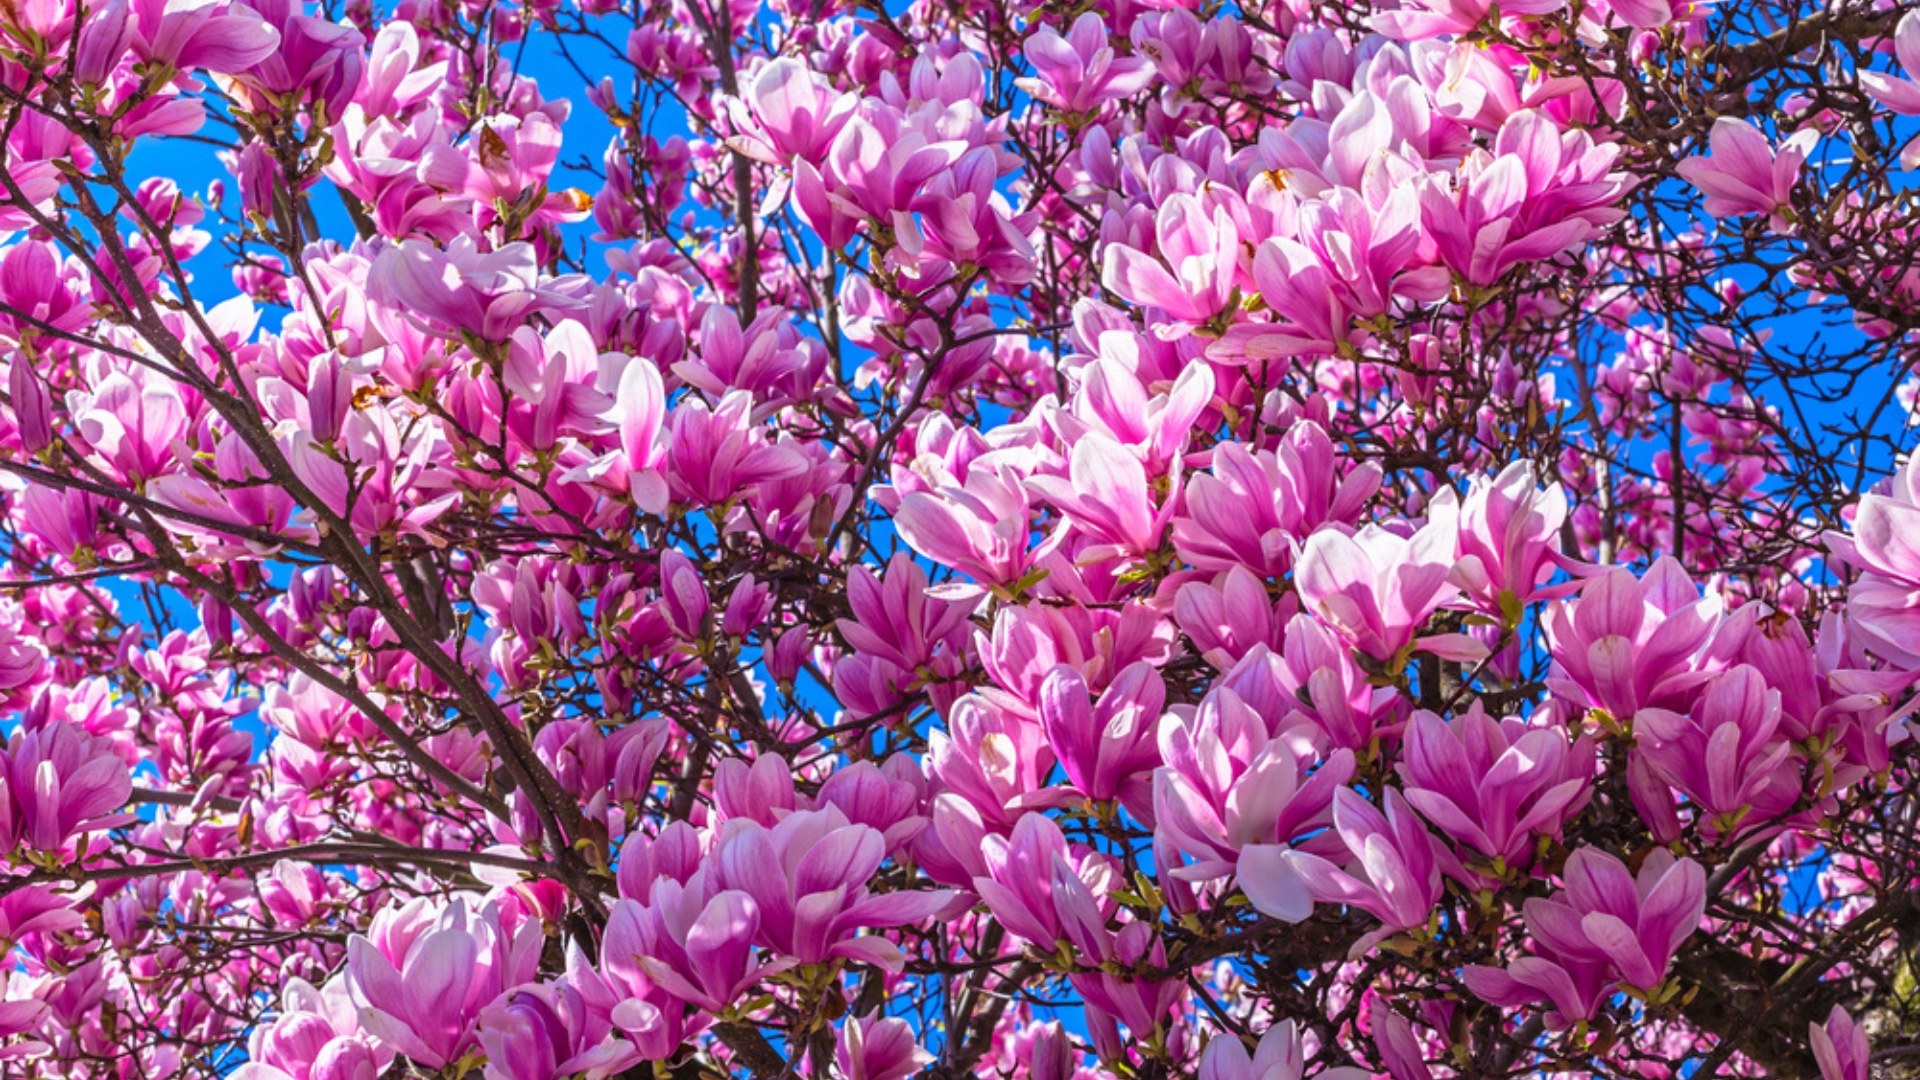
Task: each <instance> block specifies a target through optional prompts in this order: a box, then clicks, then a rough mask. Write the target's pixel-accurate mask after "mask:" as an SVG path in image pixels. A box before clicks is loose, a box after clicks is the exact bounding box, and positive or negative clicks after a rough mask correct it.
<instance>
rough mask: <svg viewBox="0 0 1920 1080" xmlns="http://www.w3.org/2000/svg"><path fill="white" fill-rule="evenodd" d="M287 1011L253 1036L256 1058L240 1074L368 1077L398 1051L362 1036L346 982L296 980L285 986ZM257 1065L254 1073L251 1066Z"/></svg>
mask: <svg viewBox="0 0 1920 1080" xmlns="http://www.w3.org/2000/svg"><path fill="white" fill-rule="evenodd" d="M280 1002H281V1005H282V1007H283V1008H284V1009H285V1010H286V1011H284V1012H282V1013H281V1014H280V1015H279V1016H277V1017H275V1018H274V1019H273V1021H272V1023H270V1024H266V1025H264V1026H262V1027H258V1028H255V1029H254V1032H253V1035H252V1036H251V1037H250V1038H249V1039H248V1056H249V1057H250V1058H252V1061H251V1062H249V1063H248V1064H246V1065H242V1066H241V1067H240V1071H239V1072H236V1073H235V1074H234V1075H235V1076H239V1077H251V1078H252V1080H367V1077H369V1076H376V1075H378V1074H379V1072H380V1070H381V1069H382V1068H384V1067H385V1066H386V1064H387V1061H388V1059H390V1058H391V1057H392V1056H393V1053H392V1051H390V1050H389V1051H385V1052H382V1051H381V1050H379V1049H377V1048H376V1047H375V1046H374V1045H373V1044H371V1043H369V1042H368V1041H367V1039H366V1038H365V1037H364V1036H363V1035H362V1032H361V1027H360V1021H359V1018H358V1016H356V1015H355V1012H354V1006H353V1001H352V998H351V997H350V996H349V995H348V993H347V989H346V985H345V981H344V980H342V979H338V978H336V979H333V980H331V981H330V982H328V983H327V985H326V987H325V988H324V989H315V988H314V986H313V984H311V983H309V982H307V981H306V980H304V979H298V978H295V979H290V980H288V981H287V983H286V985H285V986H284V987H283V988H282V989H281V991H280ZM249 1069H252V1070H255V1071H254V1072H249V1071H248V1070H249Z"/></svg>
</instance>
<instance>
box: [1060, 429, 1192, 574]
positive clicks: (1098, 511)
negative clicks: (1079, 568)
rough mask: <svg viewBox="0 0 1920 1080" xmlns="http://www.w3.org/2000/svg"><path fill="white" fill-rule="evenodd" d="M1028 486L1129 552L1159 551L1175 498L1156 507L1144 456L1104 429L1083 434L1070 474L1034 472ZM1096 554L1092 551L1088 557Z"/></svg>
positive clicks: (1120, 550) (1107, 541) (1117, 548)
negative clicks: (1050, 474) (1108, 435)
mask: <svg viewBox="0 0 1920 1080" xmlns="http://www.w3.org/2000/svg"><path fill="white" fill-rule="evenodd" d="M1027 486H1028V487H1030V488H1032V489H1033V490H1034V492H1035V493H1037V494H1039V495H1040V496H1041V497H1042V498H1045V499H1047V500H1049V501H1050V502H1052V503H1053V504H1054V505H1055V506H1058V507H1059V508H1060V509H1061V510H1064V511H1065V512H1066V513H1067V516H1068V517H1069V518H1070V519H1071V520H1072V521H1073V522H1074V523H1075V524H1076V525H1078V526H1080V527H1081V528H1084V529H1085V530H1086V531H1087V532H1089V533H1091V534H1092V535H1094V536H1095V537H1097V538H1099V539H1100V540H1102V541H1104V542H1105V544H1106V545H1108V546H1110V547H1111V549H1112V550H1114V551H1116V552H1118V553H1120V554H1124V555H1145V554H1148V553H1150V552H1153V551H1157V550H1159V547H1160V538H1161V536H1162V535H1163V534H1164V533H1165V532H1166V526H1167V522H1168V521H1169V520H1170V519H1171V518H1172V516H1173V507H1174V504H1175V502H1176V500H1175V499H1173V498H1167V499H1165V500H1164V501H1163V502H1162V504H1161V505H1159V506H1155V505H1154V495H1153V491H1152V489H1151V488H1150V487H1149V486H1148V483H1147V470H1146V467H1145V466H1143V465H1142V464H1141V463H1140V459H1139V458H1137V457H1135V456H1134V455H1133V454H1131V453H1129V452H1128V450H1127V448H1126V447H1124V446H1122V445H1120V444H1119V443H1118V442H1116V441H1114V440H1113V439H1111V438H1108V437H1107V436H1106V435H1103V434H1101V433H1099V432H1089V433H1087V434H1085V435H1082V436H1081V437H1080V441H1079V442H1078V443H1076V444H1075V445H1074V447H1073V453H1072V456H1071V458H1070V464H1069V466H1068V473H1067V475H1066V476H1049V475H1034V476H1030V477H1028V478H1027ZM1101 550H1102V551H1105V550H1107V548H1106V547H1103V548H1102V549H1101ZM1093 554H1094V553H1093V552H1088V553H1087V554H1086V555H1085V556H1083V558H1089V557H1091V556H1092V555H1093Z"/></svg>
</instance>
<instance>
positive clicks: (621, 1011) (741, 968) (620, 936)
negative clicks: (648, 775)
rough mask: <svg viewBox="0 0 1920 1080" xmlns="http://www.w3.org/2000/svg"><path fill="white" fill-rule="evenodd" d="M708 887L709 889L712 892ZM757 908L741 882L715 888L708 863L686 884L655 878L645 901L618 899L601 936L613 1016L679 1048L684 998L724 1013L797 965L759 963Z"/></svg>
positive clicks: (645, 1038)
mask: <svg viewBox="0 0 1920 1080" xmlns="http://www.w3.org/2000/svg"><path fill="white" fill-rule="evenodd" d="M709 892H710V894H709ZM759 930H760V909H759V907H758V905H756V904H755V903H754V902H753V898H752V897H751V896H748V895H747V894H746V893H744V892H741V891H740V890H738V889H713V888H712V886H711V879H710V878H709V877H708V876H707V874H706V873H705V872H704V871H703V872H701V873H697V874H695V875H694V876H693V877H692V878H691V879H689V880H688V881H687V882H686V883H685V884H684V885H683V884H681V883H680V882H677V881H675V880H673V879H672V878H661V879H659V880H657V881H655V882H654V883H653V891H652V893H651V895H650V896H649V897H648V900H647V903H645V904H644V905H643V904H641V903H640V902H638V901H636V900H626V899H622V900H618V901H616V902H615V903H614V904H613V907H612V909H611V910H610V911H609V912H608V914H607V929H606V932H605V933H604V934H603V935H602V937H601V939H600V971H601V973H602V974H604V975H605V977H606V980H607V983H608V985H609V986H610V987H611V989H612V990H613V991H614V992H615V993H616V994H619V995H621V1000H620V1003H619V1004H618V1005H617V1006H615V1007H614V1009H613V1011H612V1015H611V1019H612V1020H613V1022H614V1024H615V1025H616V1026H618V1027H620V1028H621V1029H622V1030H624V1031H626V1032H627V1033H628V1034H629V1035H635V1034H636V1033H638V1034H639V1038H638V1040H637V1041H639V1042H640V1043H641V1044H642V1045H645V1044H647V1043H649V1042H652V1043H654V1044H655V1045H656V1046H663V1047H665V1049H666V1051H667V1052H671V1051H672V1050H673V1049H675V1048H677V1047H678V1046H679V1044H680V1042H681V1037H682V1036H683V1035H685V1034H691V1033H692V1032H691V1031H689V1030H687V1029H686V1028H685V1027H684V1026H683V1021H682V1017H681V1014H682V1012H683V1006H682V1004H681V1003H682V1002H685V1003H688V1004H692V1005H697V1006H699V1007H700V1008H702V1009H704V1010H706V1011H707V1012H709V1013H715V1014H718V1013H722V1012H725V1011H726V1010H727V1008H728V1007H729V1006H730V1005H732V1004H733V1003H734V1002H735V1001H737V1000H739V998H740V996H741V995H742V994H744V993H745V992H746V991H747V989H748V988H749V987H751V986H753V985H754V984H755V983H757V982H759V981H760V980H761V979H763V978H765V977H767V976H768V975H772V974H775V973H777V972H779V971H782V970H784V969H785V968H787V967H790V966H792V964H793V961H792V960H790V959H782V960H777V961H774V962H772V963H765V964H763V963H760V962H759V961H758V959H757V958H756V957H755V956H754V948H753V943H754V938H755V936H756V935H757V934H758V933H759Z"/></svg>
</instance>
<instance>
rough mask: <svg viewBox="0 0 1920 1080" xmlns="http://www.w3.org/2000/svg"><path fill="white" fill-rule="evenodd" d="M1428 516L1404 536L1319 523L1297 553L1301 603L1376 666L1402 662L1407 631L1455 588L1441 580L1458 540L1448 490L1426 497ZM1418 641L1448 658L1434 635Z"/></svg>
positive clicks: (1409, 637) (1409, 639) (1410, 639)
mask: <svg viewBox="0 0 1920 1080" xmlns="http://www.w3.org/2000/svg"><path fill="white" fill-rule="evenodd" d="M1428 515H1429V516H1428V519H1427V521H1426V523H1425V524H1424V525H1422V526H1421V527H1420V528H1419V529H1418V530H1417V531H1415V532H1414V533H1413V535H1411V536H1403V535H1400V534H1397V533H1394V532H1389V531H1387V530H1386V529H1384V528H1381V527H1380V526H1378V525H1366V526H1364V527H1362V528H1361V529H1360V530H1359V531H1358V532H1355V533H1353V534H1352V535H1348V534H1347V533H1345V532H1341V531H1340V530H1338V529H1332V528H1323V529H1321V530H1320V531H1318V532H1316V533H1314V534H1313V535H1312V536H1310V537H1308V538H1307V542H1306V545H1305V546H1304V547H1303V548H1301V551H1300V562H1299V566H1298V567H1297V568H1296V569H1295V571H1294V584H1295V585H1296V586H1297V587H1298V588H1299V590H1300V601H1301V604H1302V605H1303V606H1304V607H1305V608H1306V610H1307V611H1309V612H1311V613H1313V614H1314V615H1315V616H1317V617H1318V618H1320V620H1321V621H1323V622H1325V623H1326V624H1327V625H1328V626H1330V627H1332V628H1333V629H1335V630H1336V631H1338V632H1339V633H1340V635H1341V636H1342V637H1343V638H1345V639H1346V640H1347V641H1349V642H1350V643H1352V645H1353V647H1354V648H1356V649H1358V650H1360V651H1361V652H1363V653H1365V654H1367V655H1368V656H1371V657H1373V658H1374V659H1375V660H1377V661H1379V662H1381V663H1383V664H1390V665H1398V664H1401V663H1404V662H1405V660H1406V655H1407V652H1408V651H1410V649H1411V648H1412V647H1413V646H1414V644H1415V642H1414V635H1415V634H1417V633H1419V632H1420V631H1421V630H1422V629H1424V628H1425V626H1426V622H1427V618H1428V616H1430V615H1432V614H1433V613H1434V611H1436V610H1437V609H1438V608H1439V607H1440V605H1442V604H1444V603H1446V602H1447V601H1448V600H1450V599H1452V597H1453V596H1454V594H1455V593H1456V591H1457V590H1456V589H1455V588H1454V587H1453V586H1452V585H1449V584H1448V583H1447V579H1448V577H1449V575H1450V574H1452V572H1453V566H1454V550H1455V546H1456V545H1457V544H1458V542H1459V539H1458V538H1459V529H1458V524H1457V521H1456V518H1457V511H1456V504H1455V502H1454V500H1453V497H1452V489H1451V488H1448V489H1443V490H1442V491H1441V493H1440V496H1439V497H1438V498H1436V499H1434V500H1433V502H1432V503H1431V504H1430V505H1429V507H1428ZM1454 636H1455V637H1458V636H1459V635H1454ZM1422 644H1423V645H1425V647H1427V648H1430V649H1432V650H1433V651H1435V652H1440V651H1441V650H1442V648H1446V649H1447V652H1446V653H1445V655H1449V656H1451V655H1453V652H1454V651H1455V650H1453V649H1452V648H1451V647H1450V645H1451V643H1450V642H1449V643H1447V644H1444V645H1443V644H1442V642H1441V641H1440V639H1438V638H1437V637H1435V638H1427V639H1424V640H1423V642H1422ZM1464 658H1465V659H1475V658H1477V657H1474V656H1467V657H1464Z"/></svg>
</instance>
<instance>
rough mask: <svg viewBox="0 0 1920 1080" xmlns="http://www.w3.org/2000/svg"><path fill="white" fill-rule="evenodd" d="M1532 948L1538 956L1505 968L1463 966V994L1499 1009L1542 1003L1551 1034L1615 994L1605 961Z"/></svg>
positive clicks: (1591, 1013)
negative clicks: (1546, 1006)
mask: <svg viewBox="0 0 1920 1080" xmlns="http://www.w3.org/2000/svg"><path fill="white" fill-rule="evenodd" d="M1535 946H1536V952H1538V953H1539V954H1540V955H1535V956H1522V957H1518V958H1516V959H1515V960H1514V961H1513V962H1512V963H1511V964H1508V965H1507V966H1506V967H1504V968H1497V967H1489V966H1486V965H1483V964H1469V965H1467V966H1466V967H1465V968H1464V969H1462V972H1461V976H1462V979H1463V981H1464V982H1465V983H1466V984H1467V989H1468V990H1470V991H1472V993H1473V995H1474V996H1475V997H1477V998H1479V999H1480V1000H1482V1001H1484V1002H1486V1003H1487V1004H1489V1005H1495V1006H1498V1007H1500V1008H1503V1009H1512V1008H1518V1007H1519V1006H1522V1005H1531V1004H1533V1003H1534V1002H1538V1001H1545V1002H1547V1003H1548V1004H1550V1005H1551V1006H1552V1011H1551V1012H1550V1013H1548V1015H1547V1024H1548V1026H1549V1027H1551V1028H1553V1029H1555V1030H1561V1029H1564V1028H1568V1027H1572V1026H1573V1025H1574V1024H1576V1023H1578V1022H1580V1021H1583V1020H1592V1019H1593V1018H1594V1017H1596V1016H1598V1015H1600V1008H1601V1006H1603V1005H1605V1004H1606V1002H1607V999H1608V998H1610V997H1612V996H1613V994H1614V989H1613V977H1612V972H1611V970H1610V969H1609V968H1608V966H1607V964H1606V962H1605V961H1602V960H1590V959H1579V958H1575V957H1568V956H1562V955H1560V954H1559V953H1556V952H1554V951H1553V950H1552V949H1551V948H1549V947H1546V946H1542V945H1540V944H1539V943H1538V942H1537V941H1536V942H1535Z"/></svg>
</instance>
